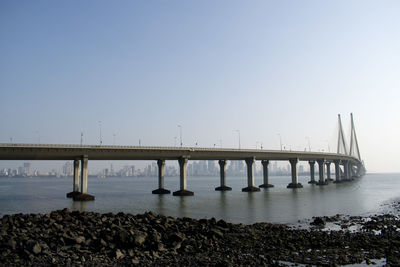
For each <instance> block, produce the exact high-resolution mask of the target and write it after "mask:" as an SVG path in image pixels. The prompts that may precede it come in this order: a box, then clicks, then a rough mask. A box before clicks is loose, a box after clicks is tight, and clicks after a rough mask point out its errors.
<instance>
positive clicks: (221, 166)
mask: <svg viewBox="0 0 400 267" xmlns="http://www.w3.org/2000/svg"><path fill="white" fill-rule="evenodd" d="M226 163H227V161H226V160H219V161H218V164H219V173H220V186H218V187H216V188H215V191H230V190H232V187H229V186H227V185H226V175H225V174H226Z"/></svg>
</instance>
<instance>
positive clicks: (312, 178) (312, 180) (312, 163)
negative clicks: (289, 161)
mask: <svg viewBox="0 0 400 267" xmlns="http://www.w3.org/2000/svg"><path fill="white" fill-rule="evenodd" d="M308 163H309V164H310V179H311V180H310V181H309V182H308V183H309V184H316V183H317V182H316V181H315V161H314V160H310V161H309V162H308Z"/></svg>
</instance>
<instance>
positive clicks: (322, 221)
mask: <svg viewBox="0 0 400 267" xmlns="http://www.w3.org/2000/svg"><path fill="white" fill-rule="evenodd" d="M325 224H326V221H325V219H324V218H321V217H315V219H314V221H313V222H312V223H311V225H315V226H325Z"/></svg>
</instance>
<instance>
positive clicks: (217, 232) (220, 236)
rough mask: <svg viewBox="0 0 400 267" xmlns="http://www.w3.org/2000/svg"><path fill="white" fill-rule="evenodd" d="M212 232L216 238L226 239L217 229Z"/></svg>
mask: <svg viewBox="0 0 400 267" xmlns="http://www.w3.org/2000/svg"><path fill="white" fill-rule="evenodd" d="M210 232H211V233H212V234H213V235H214V236H216V237H218V238H223V237H224V234H223V233H222V232H221V231H220V230H218V229H217V228H212V229H211V230H210Z"/></svg>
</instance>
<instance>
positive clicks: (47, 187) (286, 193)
mask: <svg viewBox="0 0 400 267" xmlns="http://www.w3.org/2000/svg"><path fill="white" fill-rule="evenodd" d="M308 180H309V177H299V181H300V182H301V183H302V184H303V186H304V188H301V189H297V190H293V189H287V188H286V185H287V184H288V183H289V182H290V177H288V176H287V177H285V176H280V177H276V176H272V177H270V183H272V184H274V185H275V187H273V188H269V189H261V191H260V192H254V193H244V192H241V188H242V187H245V186H246V183H247V178H246V177H227V184H228V185H229V186H231V187H232V191H228V192H218V191H215V190H214V188H215V187H217V186H218V185H219V177H188V182H187V183H188V189H189V190H191V191H194V193H195V195H194V196H193V197H175V196H172V194H171V195H153V194H151V191H152V190H153V189H156V188H157V183H158V181H157V177H142V178H92V177H89V181H88V192H89V193H90V194H93V195H95V197H96V200H95V201H91V202H74V201H72V200H71V199H69V198H66V196H65V195H66V193H68V192H70V191H71V189H72V178H44V177H36V178H0V216H2V215H4V214H14V213H46V212H49V211H52V210H56V209H63V208H69V209H71V210H81V211H83V210H84V211H96V212H114V213H117V212H120V211H122V212H129V213H134V214H135V213H143V212H146V211H154V212H156V213H161V214H164V215H170V216H175V217H184V216H186V217H192V218H211V217H215V218H217V219H225V220H228V221H230V222H241V223H254V222H261V221H264V222H276V223H289V224H291V223H296V222H297V221H298V220H302V219H306V218H311V217H312V216H323V215H335V214H346V215H369V214H371V213H380V212H384V211H385V209H388V206H387V205H385V204H388V203H390V202H392V201H394V200H398V199H399V198H400V174H367V175H365V176H364V177H362V178H360V179H358V180H355V181H353V182H349V183H342V184H333V183H332V184H330V185H328V186H316V185H309V184H308V183H307V182H308ZM261 183H262V178H261V177H256V184H257V185H258V184H261ZM165 188H167V189H169V190H171V191H176V190H178V188H179V178H178V177H166V178H165Z"/></svg>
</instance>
